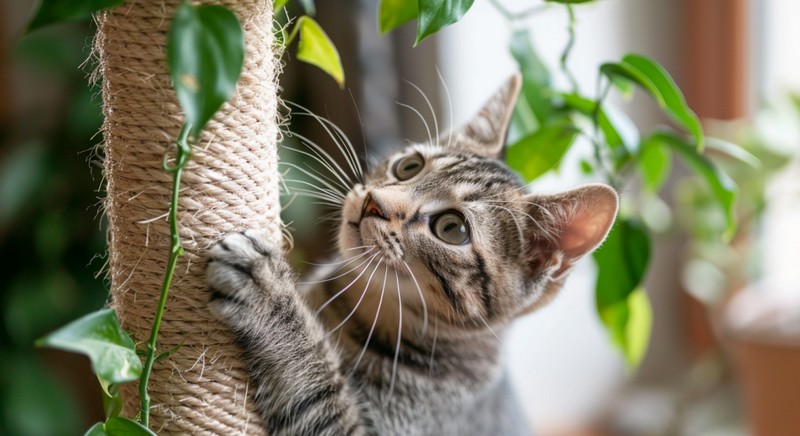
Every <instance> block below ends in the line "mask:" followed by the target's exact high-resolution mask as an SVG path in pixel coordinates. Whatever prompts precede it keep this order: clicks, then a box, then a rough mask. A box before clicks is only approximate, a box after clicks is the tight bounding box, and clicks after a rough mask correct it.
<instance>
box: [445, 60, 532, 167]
mask: <svg viewBox="0 0 800 436" xmlns="http://www.w3.org/2000/svg"><path fill="white" fill-rule="evenodd" d="M521 86H522V77H521V76H520V75H519V73H517V74H514V75H513V76H511V77H510V78H509V79H508V80H507V81H506V83H505V84H503V86H501V87H500V89H498V90H497V92H495V94H494V95H493V96H492V97H491V98H490V99H489V101H487V102H486V104H484V105H483V108H481V110H480V112H478V114H477V115H475V116H474V117H473V118H472V119H471V120H470V121H469V122H468V123H467V124H465V125H463V126H461V127H460V128H458V129H455V130H452V131H450V132H447V133H444V134H442V135H441V136H439V144H442V145H444V146H449V147H452V148H457V149H460V150H463V151H467V152H470V153H475V154H477V155H479V156H484V157H491V158H500V157H501V156H502V153H503V144H504V142H505V139H506V133H507V132H508V124H509V122H510V121H511V114H512V113H513V112H514V104H515V103H516V102H517V95H518V94H519V90H520V87H521Z"/></svg>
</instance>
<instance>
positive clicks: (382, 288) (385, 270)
mask: <svg viewBox="0 0 800 436" xmlns="http://www.w3.org/2000/svg"><path fill="white" fill-rule="evenodd" d="M388 275H389V268H388V267H384V273H383V285H381V296H380V299H379V300H378V308H377V309H375V318H374V319H373V320H372V326H371V327H370V328H369V334H368V335H367V340H366V341H364V347H363V348H361V353H359V354H358V358H357V359H356V363H355V364H354V365H353V371H355V370H356V368H358V365H359V364H360V363H361V358H363V357H364V353H365V352H366V351H367V347H368V346H369V341H370V340H372V333H373V332H374V331H375V326H376V325H377V324H378V316H380V313H381V306H382V305H383V295H384V294H385V293H386V277H387V276H388Z"/></svg>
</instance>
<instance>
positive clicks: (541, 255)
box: [526, 184, 619, 280]
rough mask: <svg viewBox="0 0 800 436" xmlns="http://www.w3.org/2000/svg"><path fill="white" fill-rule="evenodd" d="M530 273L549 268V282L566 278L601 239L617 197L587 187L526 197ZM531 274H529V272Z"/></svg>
mask: <svg viewBox="0 0 800 436" xmlns="http://www.w3.org/2000/svg"><path fill="white" fill-rule="evenodd" d="M526 201H527V202H528V203H529V204H530V206H529V209H528V213H529V214H530V216H531V218H533V220H534V222H532V223H531V224H530V226H529V231H530V232H531V236H532V237H531V238H530V240H531V241H533V242H532V244H531V247H530V253H529V254H530V258H531V262H532V265H530V267H531V269H532V270H537V271H541V270H542V268H550V269H552V276H551V277H552V279H553V280H558V279H560V278H562V277H564V276H565V275H566V273H568V272H569V271H570V269H571V268H572V267H573V265H574V264H575V262H577V261H578V260H579V259H580V258H582V257H583V256H585V255H587V254H589V253H591V252H592V251H593V250H594V249H595V248H597V247H599V246H600V244H601V243H602V242H603V241H604V240H605V238H606V236H607V235H608V232H609V231H610V230H611V227H612V226H613V225H614V220H615V219H616V216H617V210H618V209H619V196H618V195H617V192H616V191H615V190H614V189H613V188H611V187H610V186H608V185H602V184H590V185H584V186H580V187H578V188H575V189H572V190H570V191H566V192H562V193H560V194H556V195H549V196H539V195H530V196H528V197H527V198H526ZM532 272H533V271H532Z"/></svg>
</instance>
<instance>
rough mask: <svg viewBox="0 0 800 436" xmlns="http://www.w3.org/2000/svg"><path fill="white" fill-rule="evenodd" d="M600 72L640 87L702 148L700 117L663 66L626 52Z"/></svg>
mask: <svg viewBox="0 0 800 436" xmlns="http://www.w3.org/2000/svg"><path fill="white" fill-rule="evenodd" d="M600 72H601V73H602V74H604V75H605V76H607V77H608V78H609V79H610V80H615V79H627V80H629V81H631V82H633V83H635V84H636V85H638V86H639V87H641V88H642V89H644V90H645V91H646V92H647V93H649V94H650V95H651V96H652V97H653V98H654V99H655V100H656V102H657V103H658V105H659V106H661V108H662V109H664V111H665V112H666V113H667V114H668V115H669V116H670V117H671V118H672V119H673V120H675V122H677V123H678V124H680V125H681V126H683V128H685V129H686V130H687V131H688V132H689V133H691V134H692V136H693V137H694V140H695V143H696V144H697V149H698V151H702V150H703V146H704V137H703V126H702V125H701V124H700V119H699V118H697V115H696V114H695V113H694V112H693V111H692V110H691V109H690V108H689V106H688V105H687V104H686V99H685V98H684V97H683V94H682V93H681V90H680V89H679V88H678V86H677V85H676V84H675V81H674V80H673V79H672V77H671V76H670V75H669V73H667V71H666V70H665V69H664V67H662V66H661V65H659V64H658V63H657V62H656V61H654V60H652V59H649V58H646V57H644V56H641V55H636V54H629V55H626V56H625V57H623V58H622V62H620V63H607V64H603V65H602V66H600Z"/></svg>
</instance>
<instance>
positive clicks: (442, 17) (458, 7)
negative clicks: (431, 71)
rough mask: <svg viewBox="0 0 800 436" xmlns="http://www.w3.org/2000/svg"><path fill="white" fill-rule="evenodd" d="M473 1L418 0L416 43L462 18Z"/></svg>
mask: <svg viewBox="0 0 800 436" xmlns="http://www.w3.org/2000/svg"><path fill="white" fill-rule="evenodd" d="M407 1H413V0H407ZM473 2H474V0H417V8H418V9H419V21H418V22H417V40H416V41H415V42H414V45H415V46H416V45H417V44H419V43H420V42H422V40H423V39H425V38H427V37H428V36H430V35H433V34H434V33H436V32H438V31H440V30H442V29H443V28H445V27H447V26H449V25H451V24H453V23H455V22H456V21H458V20H460V19H461V17H463V16H464V14H466V13H467V11H468V10H469V8H470V7H472V3H473Z"/></svg>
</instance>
